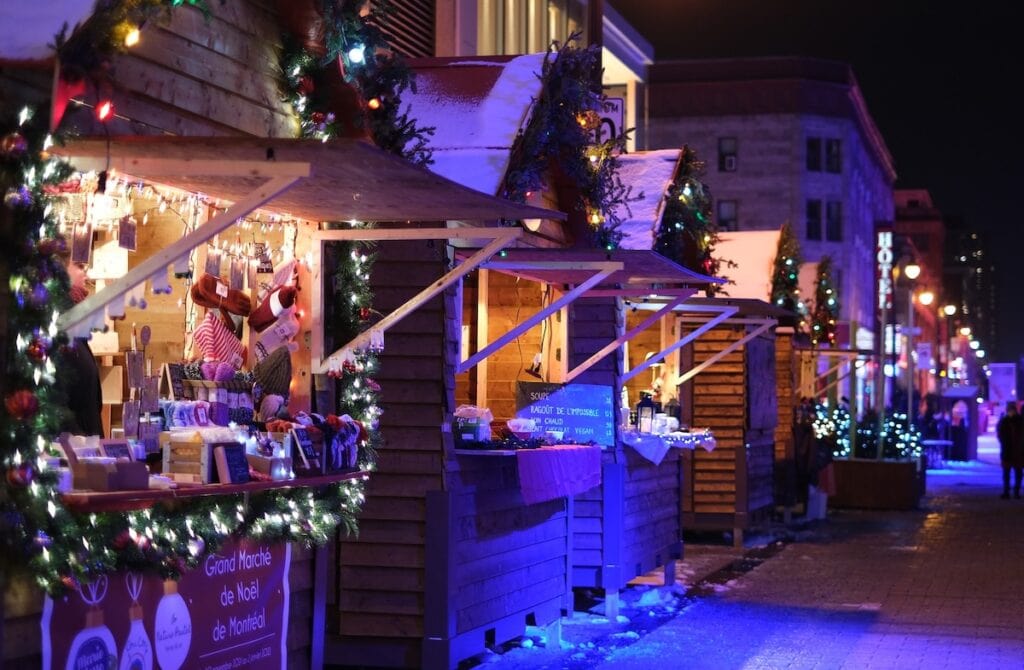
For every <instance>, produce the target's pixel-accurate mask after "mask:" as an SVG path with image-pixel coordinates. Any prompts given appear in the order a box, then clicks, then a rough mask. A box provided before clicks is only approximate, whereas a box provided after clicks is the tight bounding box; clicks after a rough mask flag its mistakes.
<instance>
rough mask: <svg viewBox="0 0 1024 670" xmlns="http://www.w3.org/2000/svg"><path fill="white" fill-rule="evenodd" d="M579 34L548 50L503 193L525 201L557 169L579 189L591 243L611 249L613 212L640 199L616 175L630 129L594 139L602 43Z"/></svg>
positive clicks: (615, 241) (616, 234)
mask: <svg viewBox="0 0 1024 670" xmlns="http://www.w3.org/2000/svg"><path fill="white" fill-rule="evenodd" d="M578 39H579V33H576V34H573V35H571V36H570V37H569V39H568V40H566V42H565V44H562V45H561V46H559V45H557V44H556V45H553V48H552V49H551V50H548V52H547V53H546V54H545V55H544V63H543V67H542V70H541V74H540V79H541V92H540V97H539V98H537V99H536V100H534V106H533V112H532V114H531V116H530V120H529V122H528V123H527V126H526V127H525V128H524V129H522V130H521V131H520V133H519V136H518V137H517V138H516V142H515V146H514V148H513V150H512V155H511V156H510V159H509V167H508V170H507V171H506V173H505V180H504V184H503V186H502V189H501V193H500V195H502V196H503V197H505V198H506V199H508V200H512V201H514V202H526V199H527V197H528V196H529V194H530V193H533V192H537V191H539V190H540V189H541V188H542V187H543V186H544V181H545V176H546V173H547V171H548V169H549V168H555V169H558V170H560V171H561V172H562V173H563V174H564V175H565V176H566V177H567V178H568V179H569V180H570V181H571V182H572V183H573V184H574V185H575V186H576V187H577V188H578V189H579V191H580V197H579V200H578V202H576V203H574V206H575V207H576V208H577V210H578V211H580V212H582V213H583V214H584V215H585V216H586V220H587V223H588V224H589V225H590V229H591V232H592V241H593V244H594V245H595V246H597V247H601V248H604V249H608V250H611V249H615V248H617V247H618V245H619V242H620V241H621V240H622V233H621V231H619V230H618V227H619V224H620V223H621V219H620V218H619V217H618V215H617V214H615V213H614V212H615V211H616V209H617V208H618V207H620V206H623V207H625V208H626V211H628V208H629V202H630V201H631V200H635V199H636V198H634V197H633V196H632V189H631V188H630V187H629V186H626V185H625V184H623V183H622V180H621V179H620V178H619V175H618V170H619V160H618V156H619V154H621V153H622V152H623V151H624V150H625V147H626V134H625V133H623V134H621V135H619V136H618V137H613V138H611V139H609V140H607V141H605V142H602V143H600V144H594V142H593V135H592V133H593V131H594V130H595V129H596V128H597V127H598V125H599V124H600V116H599V114H598V112H599V111H600V109H601V102H602V100H603V99H604V97H603V96H602V95H601V94H600V93H598V92H596V91H595V90H594V87H593V76H594V70H595V68H596V67H597V64H598V63H599V62H600V57H601V48H600V47H599V46H597V45H591V46H588V47H585V48H578V47H576V46H574V43H575V42H576V41H577V40H578Z"/></svg>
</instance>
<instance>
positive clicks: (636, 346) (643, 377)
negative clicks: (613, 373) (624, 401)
mask: <svg viewBox="0 0 1024 670" xmlns="http://www.w3.org/2000/svg"><path fill="white" fill-rule="evenodd" d="M625 314H626V330H630V329H632V328H635V327H636V326H637V324H639V323H640V322H641V321H643V320H644V319H646V318H647V317H649V316H650V315H651V313H650V312H646V311H643V310H635V309H632V308H629V307H627V308H626V312H625ZM626 349H627V350H628V352H629V360H628V361H626V363H627V364H626V366H625V369H626V371H627V372H628V371H629V370H632V369H633V368H635V367H636V366H638V365H640V364H641V363H643V362H644V357H645V356H646V355H647V354H649V353H651V352H658V351H661V349H662V344H661V329H660V328H658V326H657V325H653V326H651V327H650V328H648V329H646V330H644V331H642V332H640V333H637V335H636V337H634V338H633V339H632V340H630V341H629V345H628V346H627V347H626ZM661 369H664V368H661ZM661 369H659V370H661ZM650 388H651V371H650V370H649V369H648V370H646V371H644V372H641V373H640V374H638V375H637V376H635V377H633V378H632V379H630V380H629V382H627V383H626V391H627V394H628V397H629V406H630V407H631V408H633V409H635V408H636V404H637V403H638V402H640V392H641V391H646V390H649V389H650ZM666 391H669V389H666ZM668 395H669V393H666V394H665V396H666V398H667V397H668Z"/></svg>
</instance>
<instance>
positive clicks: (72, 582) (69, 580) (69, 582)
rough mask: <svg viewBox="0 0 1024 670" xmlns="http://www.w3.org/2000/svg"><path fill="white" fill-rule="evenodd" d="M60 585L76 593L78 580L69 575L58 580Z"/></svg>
mask: <svg viewBox="0 0 1024 670" xmlns="http://www.w3.org/2000/svg"><path fill="white" fill-rule="evenodd" d="M60 583H61V584H63V585H64V588H66V589H67V590H69V591H77V590H78V588H79V584H78V580H77V579H75V578H74V577H72V576H71V575H64V576H63V577H61V578H60Z"/></svg>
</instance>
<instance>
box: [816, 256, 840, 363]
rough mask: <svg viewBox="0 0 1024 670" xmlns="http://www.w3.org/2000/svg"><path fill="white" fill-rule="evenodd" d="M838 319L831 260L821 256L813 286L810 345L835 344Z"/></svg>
mask: <svg viewBox="0 0 1024 670" xmlns="http://www.w3.org/2000/svg"><path fill="white" fill-rule="evenodd" d="M838 318H839V296H838V292H837V289H836V287H835V285H834V284H833V283H832V258H831V257H829V256H823V257H822V258H821V260H820V261H819V262H818V276H817V279H816V281H815V284H814V309H813V311H812V312H811V331H810V336H811V344H812V345H813V346H818V345H819V344H827V345H829V346H835V344H836V320H837V319H838Z"/></svg>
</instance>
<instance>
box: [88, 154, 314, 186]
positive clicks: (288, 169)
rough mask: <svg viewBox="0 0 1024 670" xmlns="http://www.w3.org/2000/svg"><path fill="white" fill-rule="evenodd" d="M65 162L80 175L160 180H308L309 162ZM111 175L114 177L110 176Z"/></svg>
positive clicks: (101, 158)
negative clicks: (184, 178)
mask: <svg viewBox="0 0 1024 670" xmlns="http://www.w3.org/2000/svg"><path fill="white" fill-rule="evenodd" d="M69 161H70V162H71V164H72V165H73V166H74V168H75V169H76V170H79V171H80V172H102V171H103V170H107V172H108V174H109V173H110V172H119V173H121V174H123V175H145V179H146V180H151V181H157V182H159V181H160V177H181V176H182V175H192V176H195V177H244V178H249V179H251V178H261V177H262V178H264V179H273V178H274V177H296V178H303V177H308V176H309V175H310V174H311V167H310V164H309V163H306V162H304V161H280V162H279V161H272V160H266V161H240V160H195V159H191V158H137V157H132V156H111V157H110V159H109V160H108V159H107V158H106V157H105V156H71V157H69ZM110 176H114V175H112V174H111V175H110Z"/></svg>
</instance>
